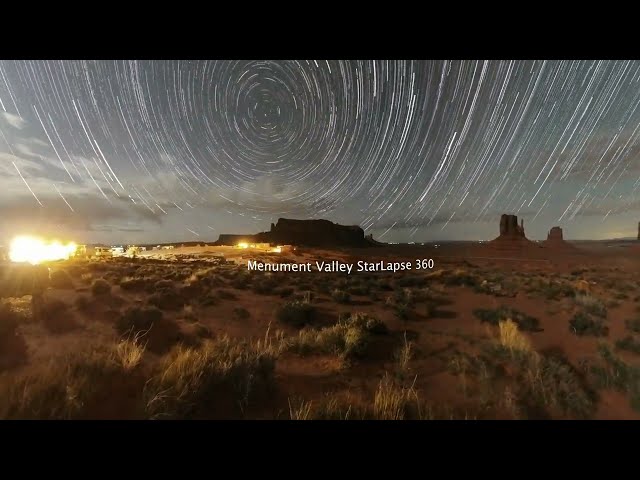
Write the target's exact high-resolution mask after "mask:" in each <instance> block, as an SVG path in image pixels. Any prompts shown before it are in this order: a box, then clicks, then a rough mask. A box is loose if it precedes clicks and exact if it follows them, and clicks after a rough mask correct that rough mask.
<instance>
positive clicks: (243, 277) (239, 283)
mask: <svg viewBox="0 0 640 480" xmlns="http://www.w3.org/2000/svg"><path fill="white" fill-rule="evenodd" d="M249 285H251V277H250V276H249V275H248V274H246V273H241V274H239V275H236V276H235V277H233V279H232V280H231V286H232V287H233V288H237V289H238V290H245V289H247V288H249Z"/></svg>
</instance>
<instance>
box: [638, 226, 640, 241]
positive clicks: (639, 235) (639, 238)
mask: <svg viewBox="0 0 640 480" xmlns="http://www.w3.org/2000/svg"><path fill="white" fill-rule="evenodd" d="M638 240H640V222H638Z"/></svg>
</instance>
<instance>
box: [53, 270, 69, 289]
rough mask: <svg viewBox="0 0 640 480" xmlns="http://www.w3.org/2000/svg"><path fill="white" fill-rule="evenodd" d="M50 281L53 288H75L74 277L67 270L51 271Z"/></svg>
mask: <svg viewBox="0 0 640 480" xmlns="http://www.w3.org/2000/svg"><path fill="white" fill-rule="evenodd" d="M49 282H50V285H51V286H52V287H53V288H64V289H67V288H73V279H72V278H71V275H69V273H68V272H67V271H66V270H54V271H53V272H51V276H50V277H49Z"/></svg>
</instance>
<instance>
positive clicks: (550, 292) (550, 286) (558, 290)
mask: <svg viewBox="0 0 640 480" xmlns="http://www.w3.org/2000/svg"><path fill="white" fill-rule="evenodd" d="M538 288H539V289H540V290H541V292H542V295H543V296H544V297H545V298H546V299H547V300H559V299H561V298H564V297H575V296H576V291H575V289H574V288H573V287H572V286H571V285H569V284H567V283H561V282H551V281H550V282H544V283H539V287H538Z"/></svg>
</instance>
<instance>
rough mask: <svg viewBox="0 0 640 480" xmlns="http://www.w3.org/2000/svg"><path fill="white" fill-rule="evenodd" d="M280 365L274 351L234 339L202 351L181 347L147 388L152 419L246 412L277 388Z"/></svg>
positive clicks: (205, 345)
mask: <svg viewBox="0 0 640 480" xmlns="http://www.w3.org/2000/svg"><path fill="white" fill-rule="evenodd" d="M275 362H276V356H275V355H274V353H273V352H272V351H270V350H269V349H268V348H264V346H261V345H258V344H247V343H244V342H237V341H232V340H231V339H229V338H228V337H223V338H221V339H219V340H215V341H213V340H205V341H204V342H203V343H202V345H201V346H200V347H199V348H187V347H184V346H182V345H179V346H177V347H176V348H174V349H173V350H172V351H171V352H170V353H169V355H167V357H165V359H164V360H163V362H162V364H161V366H160V370H159V372H158V373H157V374H156V375H155V376H154V377H153V378H152V379H151V380H150V381H149V382H148V383H147V385H146V386H145V398H146V400H147V402H146V404H147V412H148V415H149V417H150V418H167V419H198V418H200V419H202V418H215V417H216V416H219V415H220V413H218V412H219V408H218V407H220V406H222V407H227V408H230V407H232V408H236V409H240V410H242V409H243V408H246V407H247V406H249V405H250V404H251V403H252V401H253V400H254V398H255V397H256V396H257V395H259V394H260V392H262V391H264V390H265V389H268V388H269V387H271V384H272V383H273V374H274V370H275Z"/></svg>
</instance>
